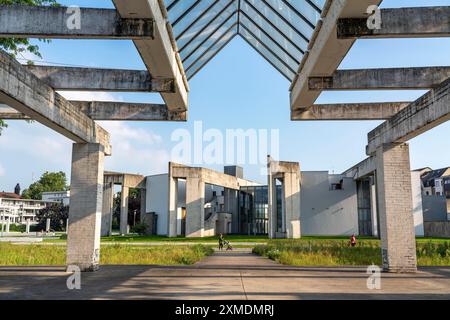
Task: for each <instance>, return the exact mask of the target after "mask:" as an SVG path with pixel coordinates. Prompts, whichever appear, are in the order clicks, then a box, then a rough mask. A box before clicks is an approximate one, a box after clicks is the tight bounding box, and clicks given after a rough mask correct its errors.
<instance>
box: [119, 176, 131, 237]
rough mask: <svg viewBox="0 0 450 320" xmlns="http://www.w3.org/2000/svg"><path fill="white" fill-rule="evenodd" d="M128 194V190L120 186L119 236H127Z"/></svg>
mask: <svg viewBox="0 0 450 320" xmlns="http://www.w3.org/2000/svg"><path fill="white" fill-rule="evenodd" d="M129 193H130V188H128V187H125V186H124V185H122V192H121V196H120V234H122V235H124V234H128V233H130V232H129V225H128V197H129Z"/></svg>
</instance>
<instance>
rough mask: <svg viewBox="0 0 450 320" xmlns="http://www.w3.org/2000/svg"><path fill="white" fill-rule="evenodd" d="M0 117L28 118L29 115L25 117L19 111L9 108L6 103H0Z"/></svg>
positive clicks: (6, 118)
mask: <svg viewBox="0 0 450 320" xmlns="http://www.w3.org/2000/svg"><path fill="white" fill-rule="evenodd" d="M0 119H3V120H30V117H27V116H26V115H24V114H23V113H21V112H18V111H17V110H16V109H14V108H11V107H10V106H8V105H6V104H0Z"/></svg>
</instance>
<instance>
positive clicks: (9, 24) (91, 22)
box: [0, 5, 154, 40]
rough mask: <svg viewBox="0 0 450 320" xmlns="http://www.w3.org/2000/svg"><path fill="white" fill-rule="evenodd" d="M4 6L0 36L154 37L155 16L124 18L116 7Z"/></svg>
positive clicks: (71, 37) (70, 37)
mask: <svg viewBox="0 0 450 320" xmlns="http://www.w3.org/2000/svg"><path fill="white" fill-rule="evenodd" d="M76 10H78V8H77V9H75V8H67V7H46V6H37V7H35V6H24V5H1V6H0V37H4V38H12V37H14V38H45V39H49V38H59V39H127V40H129V39H152V38H153V35H154V30H153V20H152V19H134V18H131V19H122V18H121V17H120V16H119V15H118V13H117V11H116V10H111V9H92V8H79V10H80V11H79V12H80V16H79V24H78V25H77V24H76V23H77V20H76V16H75V15H76Z"/></svg>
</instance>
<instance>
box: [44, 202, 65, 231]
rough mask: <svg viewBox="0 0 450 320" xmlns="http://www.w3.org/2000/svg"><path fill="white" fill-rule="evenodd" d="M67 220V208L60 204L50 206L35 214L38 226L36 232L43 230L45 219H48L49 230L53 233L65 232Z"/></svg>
mask: <svg viewBox="0 0 450 320" xmlns="http://www.w3.org/2000/svg"><path fill="white" fill-rule="evenodd" d="M68 218H69V206H64V205H63V204H61V203H55V204H52V205H50V206H48V207H46V208H44V209H41V210H39V211H38V212H37V213H36V219H37V221H38V224H37V226H36V230H45V228H46V226H47V219H50V229H52V230H54V231H66V223H67V219H68Z"/></svg>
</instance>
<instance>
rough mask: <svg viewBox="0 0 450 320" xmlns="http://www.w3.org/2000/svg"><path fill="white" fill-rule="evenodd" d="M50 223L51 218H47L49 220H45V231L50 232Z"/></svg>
mask: <svg viewBox="0 0 450 320" xmlns="http://www.w3.org/2000/svg"><path fill="white" fill-rule="evenodd" d="M50 223H51V220H50V218H47V220H45V232H50Z"/></svg>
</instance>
